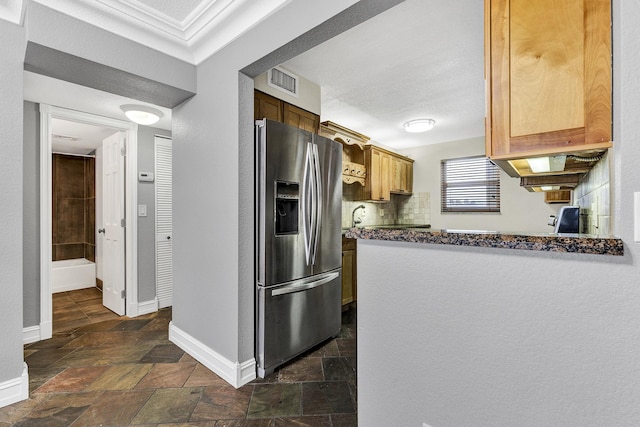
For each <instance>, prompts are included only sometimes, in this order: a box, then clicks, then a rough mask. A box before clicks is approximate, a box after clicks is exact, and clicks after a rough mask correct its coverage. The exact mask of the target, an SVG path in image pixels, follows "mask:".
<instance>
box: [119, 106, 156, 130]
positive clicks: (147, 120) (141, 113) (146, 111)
mask: <svg viewBox="0 0 640 427" xmlns="http://www.w3.org/2000/svg"><path fill="white" fill-rule="evenodd" d="M120 109H121V110H122V111H123V112H124V114H125V115H126V116H127V118H129V120H131V121H132V122H135V123H138V124H139V125H152V124H154V123H155V122H157V121H158V120H160V117H162V116H164V114H163V113H162V111H160V110H158V109H156V108H153V107H147V106H146V105H136V104H125V105H121V106H120Z"/></svg>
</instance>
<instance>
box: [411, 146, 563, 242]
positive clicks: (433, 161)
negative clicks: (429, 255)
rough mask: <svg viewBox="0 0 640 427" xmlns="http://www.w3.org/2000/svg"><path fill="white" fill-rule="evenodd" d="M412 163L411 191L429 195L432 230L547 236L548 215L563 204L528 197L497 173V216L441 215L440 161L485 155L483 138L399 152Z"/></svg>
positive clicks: (515, 181)
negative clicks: (489, 231)
mask: <svg viewBox="0 0 640 427" xmlns="http://www.w3.org/2000/svg"><path fill="white" fill-rule="evenodd" d="M401 152H402V154H404V155H405V156H408V157H411V158H412V159H414V160H415V163H414V164H413V191H414V192H428V193H430V195H431V197H430V201H431V206H430V212H431V227H432V228H434V229H443V228H449V229H458V230H493V231H524V232H536V233H550V232H553V228H552V227H550V226H548V225H547V219H548V218H549V215H556V214H557V213H558V210H559V209H560V206H564V205H563V204H552V205H549V204H546V203H545V202H544V193H531V192H529V191H527V190H525V189H524V188H522V187H520V180H519V179H517V178H511V177H510V176H509V175H507V174H506V173H505V172H503V171H500V205H501V206H500V213H499V214H493V213H442V212H441V202H440V196H441V190H440V161H441V160H445V159H455V158H458V157H468V156H480V155H484V154H485V153H484V137H478V138H473V139H466V140H463V141H453V142H445V143H441V144H432V145H426V146H422V147H416V148H410V149H405V150H401Z"/></svg>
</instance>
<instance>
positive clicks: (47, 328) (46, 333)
mask: <svg viewBox="0 0 640 427" xmlns="http://www.w3.org/2000/svg"><path fill="white" fill-rule="evenodd" d="M52 336H53V321H52V320H49V321H48V322H40V339H41V340H48V339H49V338H51V337H52Z"/></svg>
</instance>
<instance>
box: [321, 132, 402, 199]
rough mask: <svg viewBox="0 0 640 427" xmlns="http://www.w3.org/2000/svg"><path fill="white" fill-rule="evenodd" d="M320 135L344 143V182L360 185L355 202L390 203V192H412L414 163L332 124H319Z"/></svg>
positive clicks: (362, 136)
mask: <svg viewBox="0 0 640 427" xmlns="http://www.w3.org/2000/svg"><path fill="white" fill-rule="evenodd" d="M319 134H320V135H322V136H325V137H327V138H331V139H333V140H335V141H338V142H340V143H341V144H342V182H344V183H345V184H352V183H359V184H360V185H362V187H363V188H362V189H361V190H358V191H355V192H354V198H353V200H373V201H378V202H387V201H389V200H391V193H397V194H411V193H412V192H413V160H412V159H410V158H408V157H404V156H401V155H399V154H397V153H394V152H392V151H387V150H385V149H383V148H380V147H377V146H375V145H373V144H367V142H368V141H369V137H368V136H366V135H363V134H361V133H358V132H356V131H353V130H351V129H348V128H345V127H343V126H340V125H338V124H336V123H333V122H329V121H326V122H322V123H320V131H319Z"/></svg>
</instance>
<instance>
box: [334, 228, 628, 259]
mask: <svg viewBox="0 0 640 427" xmlns="http://www.w3.org/2000/svg"><path fill="white" fill-rule="evenodd" d="M345 237H348V238H353V239H363V240H390V241H397V242H413V243H427V244H436V245H455V246H473V247H484V248H503V249H523V250H529V251H542V252H571V253H583V254H592V255H614V256H622V255H624V247H623V243H622V240H621V239H618V238H614V237H597V236H593V235H587V234H553V233H549V234H544V233H515V232H512V233H511V232H498V231H479V230H432V229H429V228H403V227H399V228H377V227H362V228H351V229H349V230H348V231H346V233H345Z"/></svg>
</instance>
